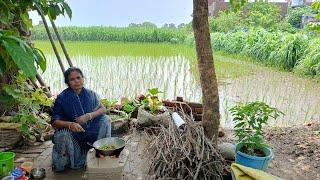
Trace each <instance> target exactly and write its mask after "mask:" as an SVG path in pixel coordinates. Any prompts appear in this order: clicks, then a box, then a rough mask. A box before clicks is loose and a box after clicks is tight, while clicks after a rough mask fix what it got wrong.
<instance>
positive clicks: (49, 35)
mask: <svg viewBox="0 0 320 180" xmlns="http://www.w3.org/2000/svg"><path fill="white" fill-rule="evenodd" d="M36 8H37V11H38V13H39V14H40V16H41V19H42V21H43V24H44V27H45V28H46V31H47V34H48V37H49V40H50V43H51V45H52V48H53V51H54V53H55V55H56V57H57V59H58V62H59V65H60V68H61V71H62V74H63V73H64V72H65V71H66V70H65V68H64V66H63V63H62V61H61V58H60V55H59V52H58V50H57V47H56V45H55V44H54V41H53V38H52V35H51V33H50V30H49V27H48V24H47V21H46V18H45V16H44V14H43V12H42V10H41V8H40V7H39V6H38V4H36Z"/></svg>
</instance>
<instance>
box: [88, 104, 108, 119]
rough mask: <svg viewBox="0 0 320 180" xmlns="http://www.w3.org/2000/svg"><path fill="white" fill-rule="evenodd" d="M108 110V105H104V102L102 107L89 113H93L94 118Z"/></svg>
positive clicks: (92, 117)
mask: <svg viewBox="0 0 320 180" xmlns="http://www.w3.org/2000/svg"><path fill="white" fill-rule="evenodd" d="M106 111H107V109H106V107H104V105H103V104H102V103H100V108H99V109H97V110H96V111H93V112H91V113H89V114H90V115H91V119H94V118H96V117H98V116H100V115H101V114H105V113H106ZM90 115H89V116H90Z"/></svg>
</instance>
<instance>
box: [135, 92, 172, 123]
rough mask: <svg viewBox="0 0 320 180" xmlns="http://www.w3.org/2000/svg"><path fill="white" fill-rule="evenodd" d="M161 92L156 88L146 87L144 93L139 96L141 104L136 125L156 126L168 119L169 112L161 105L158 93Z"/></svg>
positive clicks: (169, 117)
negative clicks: (146, 90)
mask: <svg viewBox="0 0 320 180" xmlns="http://www.w3.org/2000/svg"><path fill="white" fill-rule="evenodd" d="M160 93H162V92H161V91H159V89H158V88H152V89H148V92H147V94H146V95H144V96H141V98H140V103H141V106H140V108H139V110H138V125H139V126H140V127H149V126H157V125H159V124H163V125H165V126H166V124H167V123H168V122H169V121H170V119H171V116H170V113H169V112H168V111H167V110H166V108H165V107H164V106H163V103H162V101H160V99H159V97H158V95H159V94H160Z"/></svg>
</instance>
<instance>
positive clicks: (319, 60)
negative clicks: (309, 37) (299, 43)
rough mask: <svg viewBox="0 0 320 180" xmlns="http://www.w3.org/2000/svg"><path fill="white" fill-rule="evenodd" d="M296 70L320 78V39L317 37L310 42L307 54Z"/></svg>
mask: <svg viewBox="0 0 320 180" xmlns="http://www.w3.org/2000/svg"><path fill="white" fill-rule="evenodd" d="M294 71H295V72H297V73H299V74H306V75H310V76H317V77H319V78H320V39H315V40H313V41H312V42H311V43H310V44H309V46H308V48H307V50H306V53H305V56H304V57H303V58H302V60H301V61H300V62H299V63H298V65H297V66H296V67H295V69H294Z"/></svg>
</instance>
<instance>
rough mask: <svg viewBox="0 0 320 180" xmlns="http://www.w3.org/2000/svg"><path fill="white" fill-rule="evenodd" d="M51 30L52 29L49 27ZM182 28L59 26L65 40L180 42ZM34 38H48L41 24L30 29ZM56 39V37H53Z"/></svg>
mask: <svg viewBox="0 0 320 180" xmlns="http://www.w3.org/2000/svg"><path fill="white" fill-rule="evenodd" d="M50 30H51V32H53V30H52V29H50ZM185 31H186V30H184V29H170V28H151V27H124V28H118V27H103V26H93V27H75V26H69V27H59V33H60V35H61V37H62V38H63V39H64V40H66V41H107V42H112V41H120V42H170V43H181V42H184V40H185V38H186V37H187V34H188V33H187V32H185ZM32 38H33V39H34V40H48V36H47V33H46V31H45V28H44V27H43V26H36V27H35V28H34V29H33V31H32ZM54 39H56V37H54Z"/></svg>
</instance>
